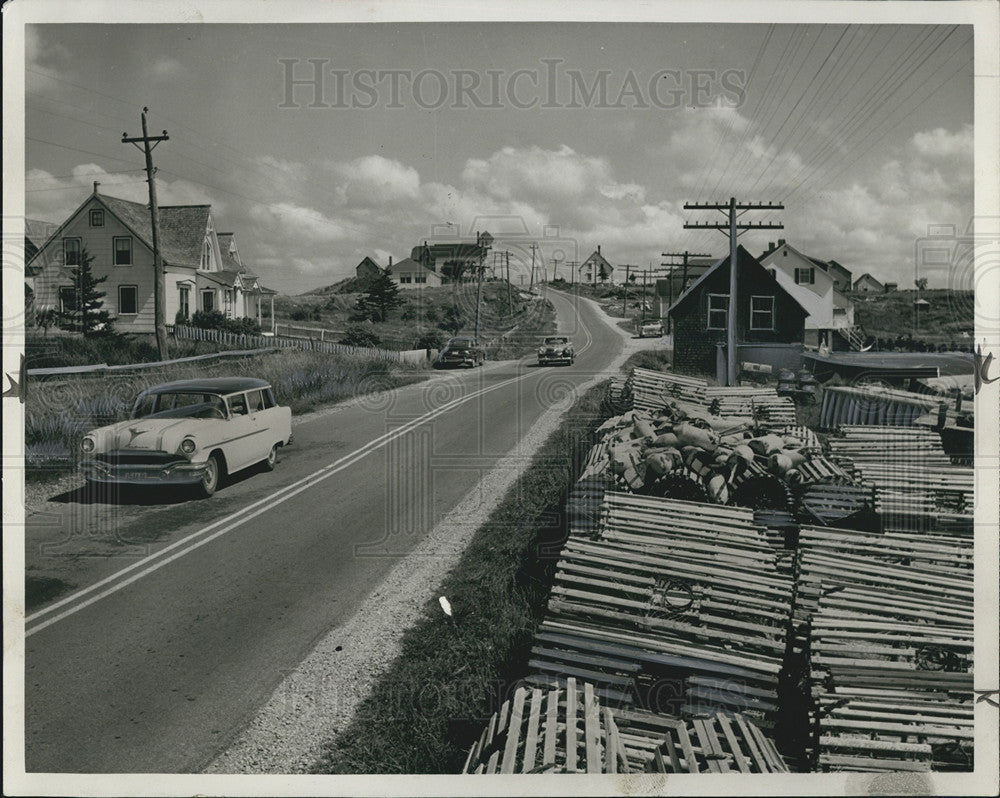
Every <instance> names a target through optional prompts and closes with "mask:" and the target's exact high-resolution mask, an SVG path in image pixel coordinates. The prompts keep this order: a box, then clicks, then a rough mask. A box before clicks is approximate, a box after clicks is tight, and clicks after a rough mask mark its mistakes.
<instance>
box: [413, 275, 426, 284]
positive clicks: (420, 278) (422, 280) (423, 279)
mask: <svg viewBox="0 0 1000 798" xmlns="http://www.w3.org/2000/svg"><path fill="white" fill-rule="evenodd" d="M413 282H415V283H426V282H427V275H426V274H418V275H415V276H414V278H413Z"/></svg>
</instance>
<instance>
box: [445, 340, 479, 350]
mask: <svg viewBox="0 0 1000 798" xmlns="http://www.w3.org/2000/svg"><path fill="white" fill-rule="evenodd" d="M473 346H475V343H473V341H472V339H471V338H452V339H451V340H450V341H449V342H448V348H449V349H471V348H472V347H473Z"/></svg>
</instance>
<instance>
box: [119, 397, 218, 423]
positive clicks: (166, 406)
mask: <svg viewBox="0 0 1000 798" xmlns="http://www.w3.org/2000/svg"><path fill="white" fill-rule="evenodd" d="M225 417H226V406H225V403H224V402H223V401H222V397H221V396H218V395H217V394H212V393H195V392H187V391H177V392H170V393H154V394H147V395H145V396H143V397H141V398H140V399H139V401H138V402H137V403H136V406H135V408H134V409H133V411H132V418H225Z"/></svg>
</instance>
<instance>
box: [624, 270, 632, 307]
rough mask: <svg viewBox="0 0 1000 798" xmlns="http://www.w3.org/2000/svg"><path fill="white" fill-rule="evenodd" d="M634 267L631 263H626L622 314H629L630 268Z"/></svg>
mask: <svg viewBox="0 0 1000 798" xmlns="http://www.w3.org/2000/svg"><path fill="white" fill-rule="evenodd" d="M631 268H632V264H631V263H626V264H625V290H624V291H623V292H622V316H623V317H627V316H628V270H629V269H631Z"/></svg>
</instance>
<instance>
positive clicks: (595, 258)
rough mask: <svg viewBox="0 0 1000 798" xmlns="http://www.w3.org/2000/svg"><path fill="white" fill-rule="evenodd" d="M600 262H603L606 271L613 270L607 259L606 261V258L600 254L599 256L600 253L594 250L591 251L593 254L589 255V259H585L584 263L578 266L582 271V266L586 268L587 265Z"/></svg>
mask: <svg viewBox="0 0 1000 798" xmlns="http://www.w3.org/2000/svg"><path fill="white" fill-rule="evenodd" d="M602 261H603V262H604V264H605V265H606V266H607V267H608V269H614V268H615V267H614V266H612V265H611V264H610V263H609V262H608V259H607V258H605V257H604V256H603V255H602V254H601V253H600V252H598V251H597V250H596V249H595V250H594V251H593V252H592V253H591V255H590V257H589V258H587V259H586V260H585V261H584V262H583V263H581V264H580V268H581V269H582V268H583V267H584V266H586V265H587V264H588V263H600V262H602Z"/></svg>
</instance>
